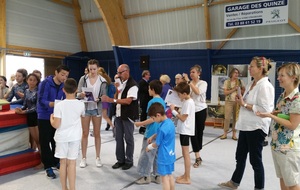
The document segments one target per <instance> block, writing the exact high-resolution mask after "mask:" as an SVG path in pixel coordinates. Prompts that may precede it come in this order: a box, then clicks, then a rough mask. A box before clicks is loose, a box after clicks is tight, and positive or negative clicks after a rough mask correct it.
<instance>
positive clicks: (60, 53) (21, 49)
mask: <svg viewBox="0 0 300 190" xmlns="http://www.w3.org/2000/svg"><path fill="white" fill-rule="evenodd" d="M6 47H7V48H6V51H10V52H22V53H23V52H24V51H30V52H31V53H32V54H43V55H45V54H47V55H52V56H61V57H66V56H69V55H72V54H73V53H71V52H64V51H55V50H47V49H40V48H33V47H24V46H16V45H9V44H7V45H6Z"/></svg>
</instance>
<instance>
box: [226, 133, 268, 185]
mask: <svg viewBox="0 0 300 190" xmlns="http://www.w3.org/2000/svg"><path fill="white" fill-rule="evenodd" d="M266 136H267V134H265V133H264V132H263V131H262V130H260V129H257V130H255V131H240V132H239V139H238V144H237V148H236V153H235V159H236V168H235V171H234V172H233V175H232V177H231V181H232V182H233V183H234V184H235V185H239V184H240V182H241V180H242V178H243V174H244V171H245V167H246V160H247V155H248V153H249V155H250V163H251V165H252V169H253V170H254V183H255V189H263V188H264V186H265V172H264V166H263V163H262V149H263V142H264V140H265V137H266Z"/></svg>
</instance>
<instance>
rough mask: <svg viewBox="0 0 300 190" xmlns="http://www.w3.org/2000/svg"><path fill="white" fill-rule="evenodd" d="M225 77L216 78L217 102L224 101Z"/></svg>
mask: <svg viewBox="0 0 300 190" xmlns="http://www.w3.org/2000/svg"><path fill="white" fill-rule="evenodd" d="M227 79H228V77H227V76H220V77H218V101H219V98H220V101H225V94H224V82H225V80H227Z"/></svg>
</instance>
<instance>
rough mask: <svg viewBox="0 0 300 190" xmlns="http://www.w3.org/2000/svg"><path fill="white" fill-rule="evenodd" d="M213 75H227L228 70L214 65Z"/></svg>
mask: <svg viewBox="0 0 300 190" xmlns="http://www.w3.org/2000/svg"><path fill="white" fill-rule="evenodd" d="M212 75H221V76H226V75H227V68H226V66H224V65H212Z"/></svg>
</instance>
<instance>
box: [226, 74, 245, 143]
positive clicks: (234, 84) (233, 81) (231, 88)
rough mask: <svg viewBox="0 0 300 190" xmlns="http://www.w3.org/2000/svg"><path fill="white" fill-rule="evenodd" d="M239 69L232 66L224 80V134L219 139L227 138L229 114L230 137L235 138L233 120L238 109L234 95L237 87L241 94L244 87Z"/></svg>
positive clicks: (234, 120)
mask: <svg viewBox="0 0 300 190" xmlns="http://www.w3.org/2000/svg"><path fill="white" fill-rule="evenodd" d="M239 74H240V71H239V70H238V69H237V68H233V69H232V70H231V71H230V73H229V77H230V78H229V79H227V80H226V81H225V82H224V94H225V96H226V98H225V122H224V134H223V135H222V136H221V137H220V139H222V140H223V139H227V133H228V130H229V124H230V120H231V116H232V115H233V120H232V139H233V140H237V137H236V130H235V122H236V119H237V113H238V111H239V109H240V107H239V106H238V104H237V103H236V102H235V97H236V95H237V93H238V89H240V92H241V93H242V94H243V92H244V91H245V87H244V84H243V82H242V81H241V80H240V79H239V78H238V77H239Z"/></svg>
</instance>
